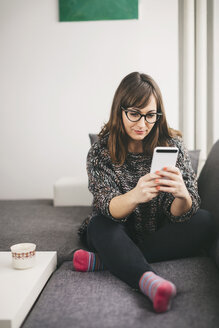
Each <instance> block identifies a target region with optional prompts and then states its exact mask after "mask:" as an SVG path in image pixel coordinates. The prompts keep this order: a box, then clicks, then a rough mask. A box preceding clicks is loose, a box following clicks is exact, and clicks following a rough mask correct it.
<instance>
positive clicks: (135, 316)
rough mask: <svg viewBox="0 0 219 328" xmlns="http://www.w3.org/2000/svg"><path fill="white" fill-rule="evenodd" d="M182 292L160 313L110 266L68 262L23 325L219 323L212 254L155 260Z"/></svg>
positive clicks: (82, 327) (205, 327) (112, 327)
mask: <svg viewBox="0 0 219 328" xmlns="http://www.w3.org/2000/svg"><path fill="white" fill-rule="evenodd" d="M153 266H154V268H155V269H156V270H157V271H158V272H159V273H160V274H161V275H162V276H163V277H165V278H167V279H170V280H171V281H173V282H174V283H175V284H176V286H177V289H178V294H177V296H176V298H175V299H174V301H173V303H172V309H171V310H170V311H168V312H167V313H163V314H156V313H154V311H153V309H152V305H151V302H150V301H149V300H148V299H147V298H146V297H145V296H144V295H142V294H141V293H139V292H136V291H134V290H132V289H131V288H130V287H129V286H128V285H126V284H125V283H123V282H122V281H120V280H119V279H117V278H116V277H114V276H113V275H111V274H110V273H109V272H108V271H103V272H94V273H93V272H92V273H87V272H86V273H80V272H74V271H72V263H71V262H65V263H63V265H62V266H61V267H60V268H59V270H57V271H56V273H55V274H54V275H53V276H52V278H51V279H50V281H49V282H48V284H47V286H46V288H45V290H44V292H43V293H42V295H41V296H40V298H39V300H38V302H37V304H36V305H35V307H34V309H33V310H32V312H31V313H30V315H29V316H28V318H27V320H26V322H25V323H24V325H23V326H22V328H39V327H48V328H60V327H63V328H67V327H69V328H70V327H75V328H88V327H89V328H117V327H118V328H128V327H134V328H143V327H150V328H170V327H174V328H188V327H191V328H216V327H218V326H219V311H218V309H219V271H218V269H217V268H216V267H215V265H214V264H213V262H212V261H211V260H210V259H209V258H205V257H202V258H189V259H181V260H176V261H168V262H162V263H154V264H153Z"/></svg>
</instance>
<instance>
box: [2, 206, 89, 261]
mask: <svg viewBox="0 0 219 328" xmlns="http://www.w3.org/2000/svg"><path fill="white" fill-rule="evenodd" d="M90 211H91V207H90V206H74V207H54V206H53V203H52V200H16V201H14V200H13V201H12V200H10V201H0V218H1V229H0V251H10V246H11V245H13V244H17V243H25V242H31V243H35V244H36V245H37V251H57V255H58V265H60V264H61V263H62V262H63V261H64V260H71V259H72V252H73V250H74V249H75V248H78V247H80V246H81V244H80V241H79V238H78V236H77V230H78V227H79V226H80V224H81V222H82V221H83V219H84V218H85V217H86V216H87V215H88V214H89V213H90Z"/></svg>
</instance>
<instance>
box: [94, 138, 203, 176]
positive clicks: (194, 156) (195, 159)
mask: <svg viewBox="0 0 219 328" xmlns="http://www.w3.org/2000/svg"><path fill="white" fill-rule="evenodd" d="M89 138H90V143H91V145H92V144H93V143H94V142H96V141H98V135H97V134H94V133H89ZM199 155H200V150H189V156H190V159H191V163H192V168H193V170H194V171H195V174H197V171H198V163H199Z"/></svg>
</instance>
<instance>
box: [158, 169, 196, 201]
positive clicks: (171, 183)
mask: <svg viewBox="0 0 219 328" xmlns="http://www.w3.org/2000/svg"><path fill="white" fill-rule="evenodd" d="M156 174H157V175H160V177H161V178H162V179H161V178H160V179H159V178H158V179H155V182H156V184H157V187H156V188H157V190H159V191H164V192H169V193H171V194H172V195H173V196H174V197H175V198H181V199H189V198H190V195H189V192H188V190H187V188H186V185H185V183H184V181H183V177H182V174H181V172H180V170H179V169H178V168H177V167H170V166H169V167H164V168H163V169H162V170H160V171H157V172H156Z"/></svg>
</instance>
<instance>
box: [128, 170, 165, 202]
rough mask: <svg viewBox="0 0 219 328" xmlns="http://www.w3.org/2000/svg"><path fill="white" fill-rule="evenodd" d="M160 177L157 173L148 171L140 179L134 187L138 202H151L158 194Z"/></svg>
mask: <svg viewBox="0 0 219 328" xmlns="http://www.w3.org/2000/svg"><path fill="white" fill-rule="evenodd" d="M159 178H160V176H159V175H157V174H155V173H148V174H146V175H144V176H143V177H141V178H140V179H139V180H138V183H137V185H136V187H135V188H133V189H132V193H133V196H134V198H135V201H136V203H137V204H140V203H146V202H149V201H150V200H151V199H152V198H154V197H156V196H157V195H158V193H159V190H158V188H157V185H158V180H157V179H159Z"/></svg>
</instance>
